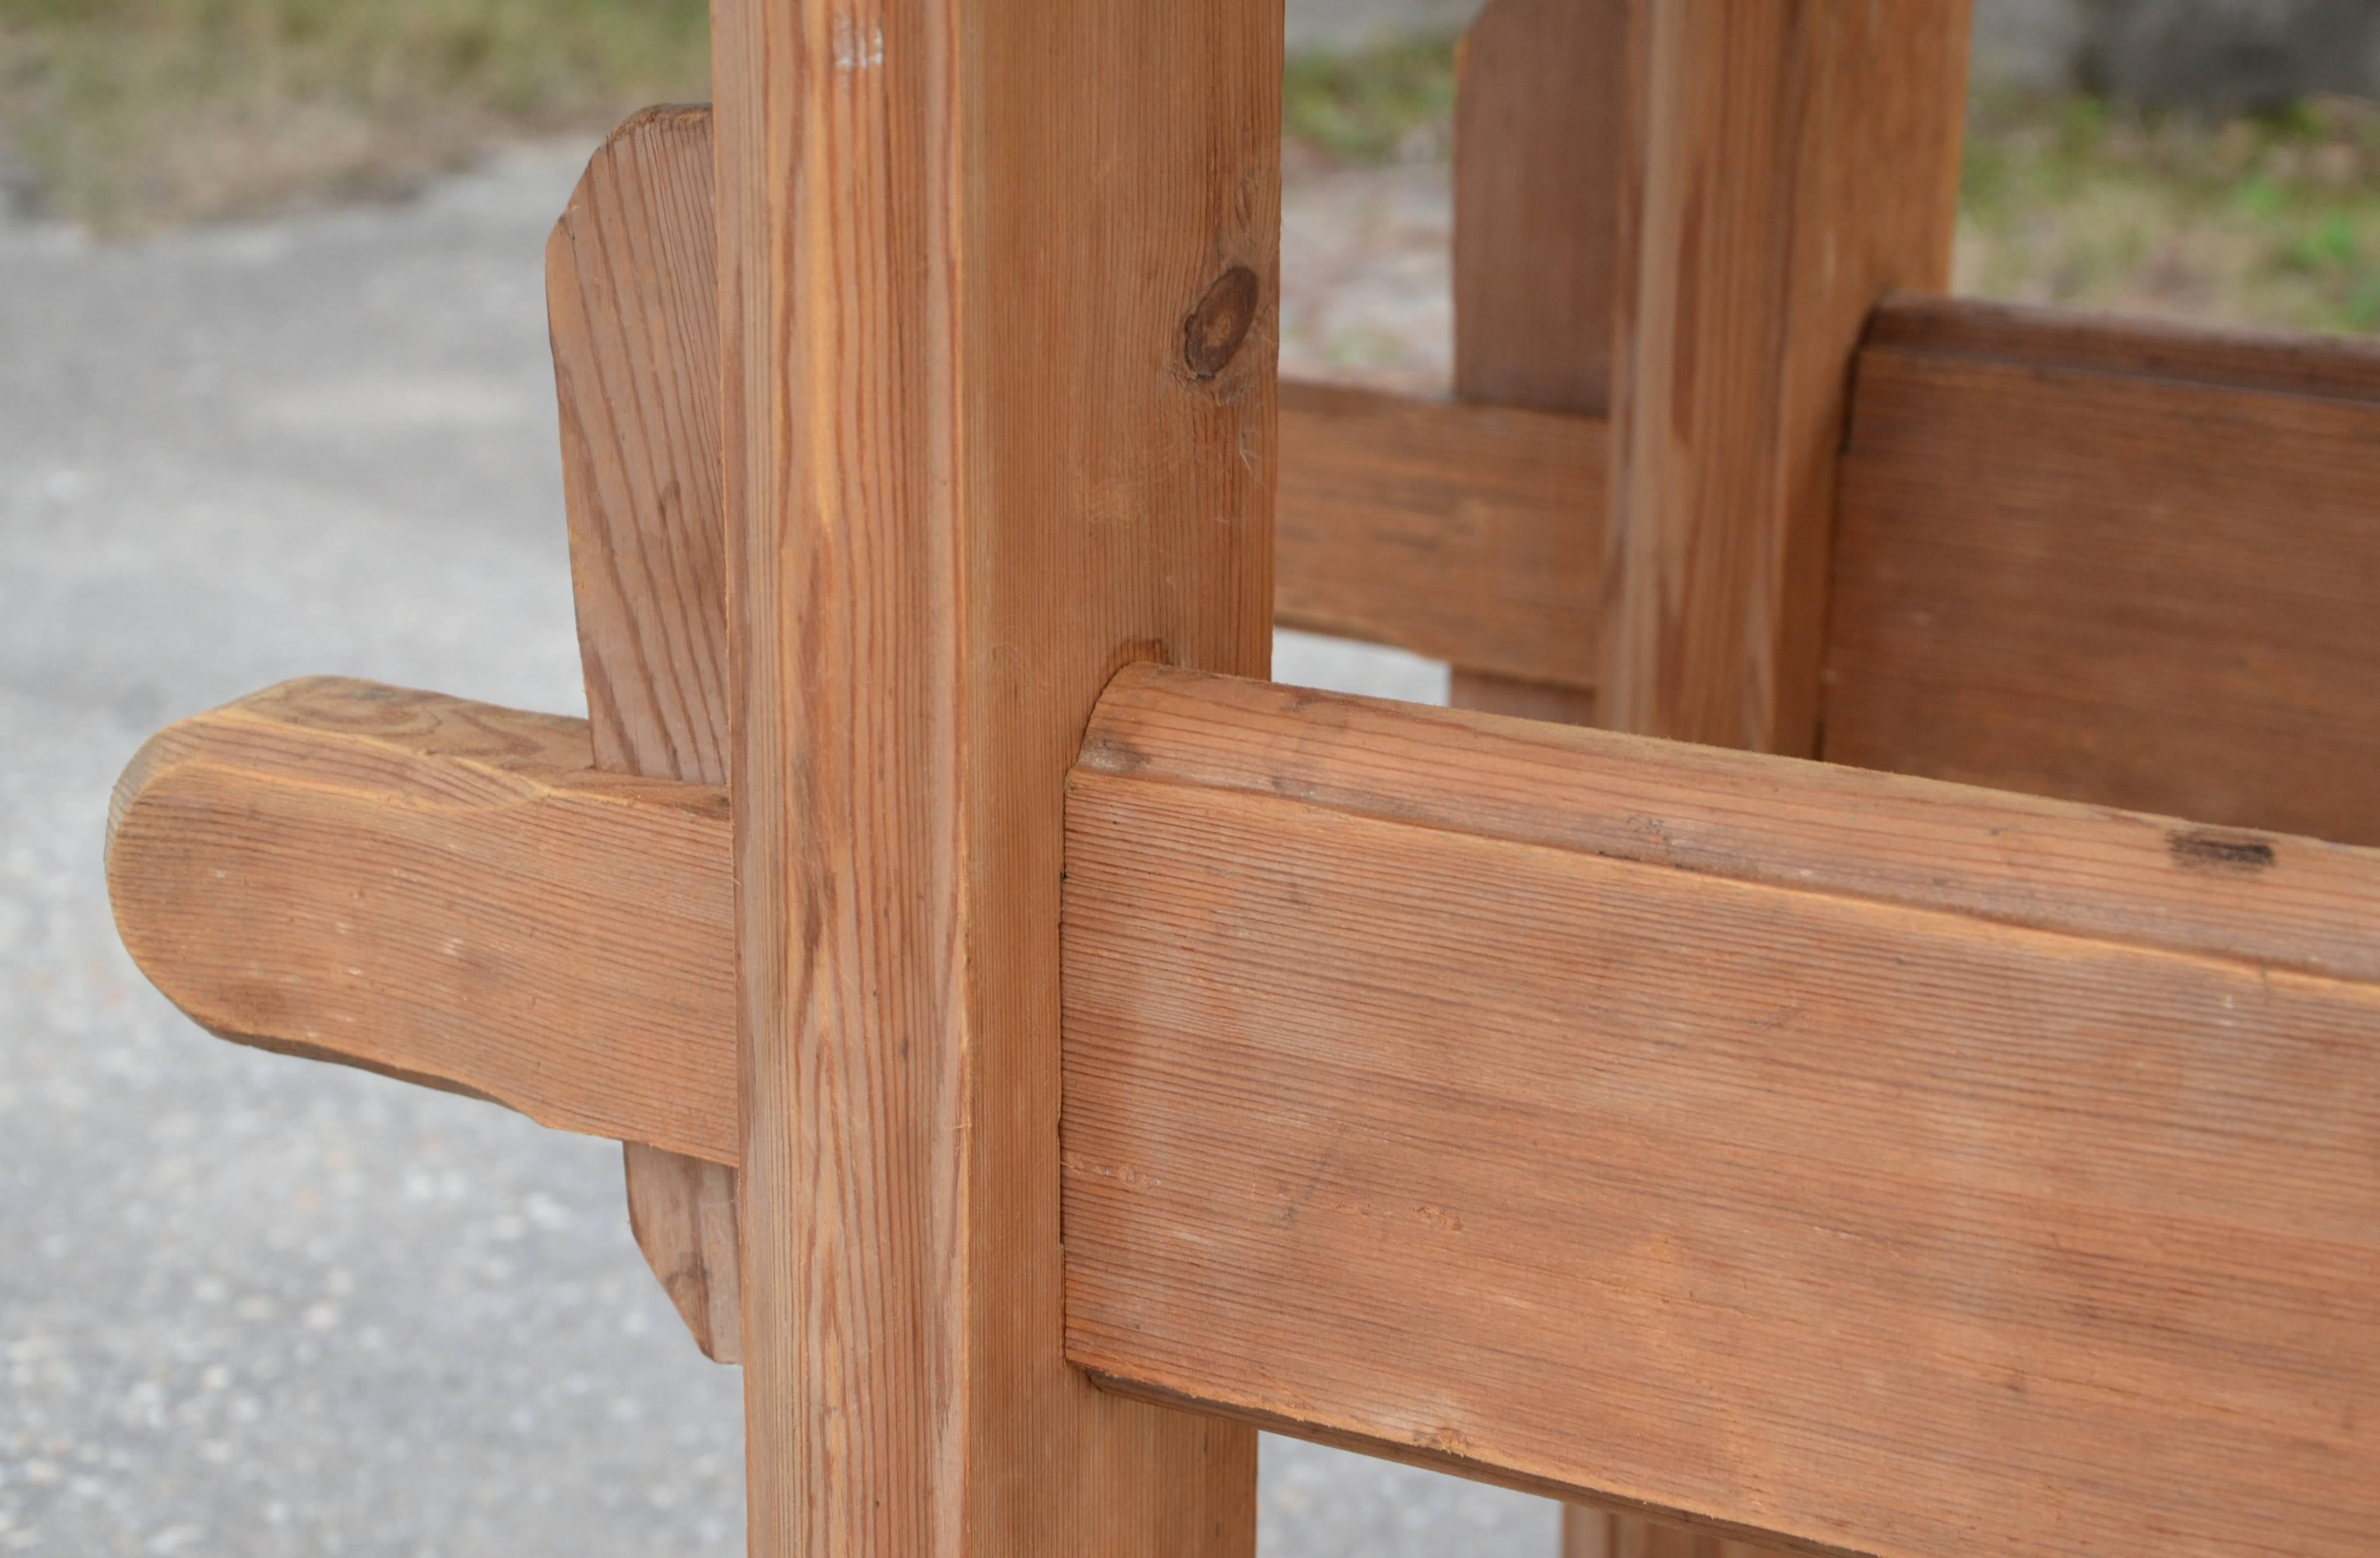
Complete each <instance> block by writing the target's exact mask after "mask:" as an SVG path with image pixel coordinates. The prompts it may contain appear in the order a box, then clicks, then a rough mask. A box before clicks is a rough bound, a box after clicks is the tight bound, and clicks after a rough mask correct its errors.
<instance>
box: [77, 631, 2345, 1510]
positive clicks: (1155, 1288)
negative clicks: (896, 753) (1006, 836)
mask: <svg viewBox="0 0 2380 1558" xmlns="http://www.w3.org/2000/svg"><path fill="white" fill-rule="evenodd" d="M585 739H586V738H585V733H584V729H583V727H580V726H578V725H577V723H576V722H573V721H566V720H555V719H546V718H543V717H539V716H525V715H518V714H513V713H509V712H507V711H503V710H492V709H487V708H484V707H480V706H475V705H468V704H462V703H459V702H456V701H455V700H449V699H441V698H435V697H432V696H431V695H429V694H407V693H398V692H395V691H393V690H391V689H385V688H377V687H372V686H370V685H369V684H364V683H354V682H327V681H325V682H305V683H297V684H292V685H291V686H289V687H286V688H283V689H277V690H275V691H274V692H273V693H269V694H261V695H260V696H259V697H258V698H255V699H251V700H249V701H248V702H246V703H243V704H239V705H235V706H233V707H231V708H229V709H226V710H221V711H217V712H216V713H215V714H212V715H208V716H203V717H201V718H200V719H198V720H195V721H190V722H187V723H186V724H184V725H181V726H177V727H176V728H175V729H174V730H172V731H167V732H165V733H164V735H161V736H160V737H158V738H157V740H156V741H155V742H154V743H152V746H151V747H150V748H149V749H148V750H147V751H146V752H145V753H144V755H143V756H142V757H141V759H140V761H139V762H138V763H136V765H135V766H134V767H133V769H132V770H131V771H130V772H129V773H128V775H127V778H126V781H125V784H124V787H123V790H122V791H121V793H120V795H119V798H118V803H117V808H116V818H115V827H114V829H113V834H112V839H111V848H110V857H109V879H110V885H111V888H112V890H113V891H114V893H115V898H116V902H117V906H118V910H117V912H118V916H119V921H120V923H121V924H122V925H123V927H124V932H125V937H126V942H127V945H128V946H129V947H130V948H132V949H133V951H134V953H135V955H136V957H138V958H139V959H140V962H141V965H142V967H143V968H144V970H146V971H147V972H149V973H150V975H151V977H152V978H153V979H155V980H156V981H157V983H158V984H159V985H160V987H161V988H163V989H164V990H165V991H166V992H167V993H168V994H169V995H170V996H173V997H174V998H175V999H176V1001H177V1002H178V1003H180V1004H181V1005H182V1006H183V1007H184V1008H186V1009H188V1010H189V1011H190V1012H191V1013H192V1014H193V1015H195V1016H197V1017H198V1018H199V1019H200V1021H203V1022H205V1023H207V1024H208V1025H209V1026H210V1027H212V1028H214V1029H216V1030H217V1031H218V1032H221V1033H225V1034H226V1035H228V1036H235V1037H242V1038H245V1039H248V1040H249V1041H250V1042H258V1043H262V1044H265V1045H268V1046H270V1047H275V1048H282V1049H289V1050H294V1051H297V1052H300V1053H307V1054H311V1055H315V1056H318V1057H331V1058H346V1059H350V1060H353V1061H356V1062H358V1063H361V1064H366V1065H369V1066H371V1067H373V1068H374V1069H383V1070H387V1071H391V1072H395V1073H396V1074H399V1075H406V1076H409V1077H412V1078H414V1079H416V1080H427V1081H434V1082H437V1083H440V1084H442V1085H447V1086H453V1087H456V1088H459V1089H461V1090H464V1091H468V1092H472V1093H480V1094H483V1095H486V1096H490V1097H493V1098H496V1099H498V1100H500V1101H502V1102H504V1103H508V1104H511V1105H514V1106H515V1107H517V1108H521V1109H524V1110H525V1111H527V1112H528V1113H529V1114H531V1115H533V1116H534V1117H537V1118H540V1119H541V1120H545V1121H547V1122H549V1123H552V1124H555V1125H560V1126H564V1127H567V1128H569V1129H580V1130H591V1131H596V1132H599V1133H601V1134H609V1135H617V1136H624V1137H627V1138H629V1139H632V1140H645V1141H657V1142H662V1143H664V1144H666V1145H668V1146H670V1147H671V1148H672V1149H674V1150H675V1151H679V1152H691V1153H700V1154H702V1155H704V1156H706V1157H710V1158H711V1159H712V1160H713V1161H733V1159H734V1155H735V1149H734V1145H733V1143H734V1141H735V1116H736V1105H735V1086H736V1084H735V1057H734V1019H733V1008H732V1003H733V999H734V996H733V970H732V968H731V967H730V966H729V960H728V958H727V956H726V954H725V950H724V949H725V948H727V947H728V946H729V944H730V943H729V939H728V938H729V923H730V920H731V917H732V916H731V914H730V911H729V907H728V900H727V894H728V874H729V868H728V863H727V853H728V842H727V833H728V827H727V822H726V820H725V817H724V815H723V813H724V807H723V803H722V797H721V795H720V793H719V792H718V791H713V790H706V789H702V788H699V787H692V786H686V785H679V784H673V783H667V782H661V781H652V780H642V779H627V778H623V777H619V776H612V775H602V774H598V773H594V772H592V771H589V770H588V769H587V768H586V767H585V763H586V755H585V745H584V743H585ZM1067 828H1068V835H1067V854H1066V872H1067V876H1066V888H1065V891H1066V899H1065V905H1064V910H1065V946H1064V958H1065V962H1064V979H1063V988H1064V999H1065V1008H1064V1018H1063V1020H1064V1033H1065V1050H1064V1068H1065V1078H1064V1080H1065V1111H1064V1119H1063V1133H1062V1138H1061V1154H1062V1168H1061V1165H1050V1166H1051V1170H1052V1172H1062V1177H1063V1186H1064V1195H1065V1217H1066V1224H1065V1226H1066V1236H1065V1249H1066V1256H1067V1261H1068V1289H1067V1324H1068V1347H1069V1356H1070V1357H1071V1358H1072V1359H1074V1360H1075V1362H1076V1363H1077V1364H1078V1365H1080V1366H1082V1367H1085V1368H1087V1369H1090V1370H1093V1371H1097V1372H1098V1373H1099V1375H1101V1376H1102V1377H1104V1378H1105V1379H1107V1380H1108V1381H1109V1382H1110V1383H1112V1384H1114V1385H1116V1386H1118V1387H1120V1388H1124V1389H1128V1390H1134V1391H1141V1392H1147V1393H1151V1394H1159V1395H1168V1396H1172V1397H1180V1398H1184V1399H1190V1400H1195V1401H1196V1402H1199V1403H1201V1404H1204V1405H1208V1406H1210V1407H1218V1408H1221V1409H1226V1410H1230V1411H1233V1412H1236V1413H1241V1414H1245V1415H1247V1416H1250V1417H1252V1418H1255V1419H1260V1420H1262V1421H1265V1422H1268V1423H1271V1424H1273V1425H1275V1426H1278V1427H1281V1428H1282V1429H1284V1430H1286V1431H1293V1432H1298V1433H1304V1434H1306V1435H1309V1436H1313V1437H1318V1438H1324V1439H1330V1440H1333V1441H1336V1442H1340V1443H1350V1444H1354V1445H1357V1446H1359V1447H1362V1448H1366V1449H1369V1450H1373V1451H1375V1452H1378V1453H1383V1454H1390V1455H1399V1456H1402V1457H1404V1458H1408V1459H1415V1460H1420V1461H1424V1462H1427V1463H1428V1464H1432V1465H1438V1466H1442V1467H1448V1468H1450V1469H1453V1470H1457V1471H1461V1472H1464V1473H1466V1474H1469V1475H1474V1476H1481V1477H1487V1478H1489V1479H1497V1480H1501V1481H1506V1482H1511V1483H1513V1484H1516V1485H1520V1486H1524V1487H1529V1488H1533V1489H1536V1490H1539V1491H1543V1492H1555V1493H1565V1494H1570V1495H1573V1496H1580V1497H1589V1496H1591V1497H1595V1498H1598V1499H1603V1500H1609V1501H1620V1502H1623V1503H1633V1504H1639V1505H1642V1506H1644V1507H1646V1508H1652V1509H1658V1510H1660V1511H1663V1512H1666V1513H1669V1514H1672V1515H1680V1516H1688V1517H1691V1518H1693V1519H1695V1520H1698V1521H1705V1522H1717V1523H1718V1524H1720V1525H1723V1526H1726V1527H1728V1528H1738V1529H1743V1530H1747V1531H1752V1530H1757V1531H1762V1532H1767V1533H1773V1534H1779V1535H1782V1536H1785V1537H1788V1538H1791V1539H1793V1540H1801V1541H1806V1542H1810V1543H1815V1544H1818V1545H1825V1546H1834V1547H1840V1548H1843V1549H1848V1550H1854V1551H1860V1552H1878V1553H1899V1554H1933V1553H1945V1554H1947V1553H1952V1552H1966V1551H1970V1550H1971V1539H1972V1533H1973V1531H1974V1530H1977V1529H1985V1528H1990V1529H1994V1530H1997V1531H2001V1532H2004V1533H2006V1534H2007V1537H2008V1541H2007V1544H2006V1546H2005V1547H2004V1548H2003V1549H2001V1550H2003V1551H2006V1552H2010V1553H2019V1554H2022V1553H2043V1554H2046V1553H2050V1552H2131V1551H2134V1550H2135V1547H2134V1543H2135V1540H2136V1538H2137V1534H2138V1531H2139V1529H2140V1528H2141V1527H2140V1524H2139V1522H2141V1521H2143V1520H2146V1519H2150V1518H2152V1517H2153V1518H2154V1520H2155V1522H2157V1528H2158V1529H2159V1530H2161V1531H2163V1532H2165V1533H2167V1535H2168V1539H2169V1540H2170V1541H2171V1543H2172V1544H2173V1546H2174V1548H2175V1550H2176V1551H2185V1552H2187V1551H2251V1550H2253V1540H2252V1539H2253V1536H2254V1534H2255V1533H2256V1532H2257V1531H2260V1530H2287V1531H2289V1532H2290V1533H2291V1539H2292V1540H2293V1541H2295V1542H2298V1543H2299V1544H2300V1545H2299V1547H2298V1549H2297V1550H2298V1551H2301V1552H2308V1553H2318V1554H2329V1553H2342V1554H2343V1553H2348V1552H2360V1551H2362V1544H2363V1540H2364V1534H2365V1533H2366V1532H2368V1531H2369V1530H2370V1529H2371V1528H2372V1526H2373V1523H2374V1519H2375V1518H2380V1508H2375V1507H2374V1505H2375V1504H2380V1428H2374V1426H2372V1425H2371V1424H2370V1422H2369V1420H2368V1414H2363V1413H2362V1412H2361V1410H2360V1403H2361V1402H2362V1401H2363V1400H2365V1399H2368V1398H2369V1396H2370V1395H2371V1393H2372V1392H2373V1390H2374V1388H2375V1387H2380V1233H2375V1231H2374V1230H2375V1229H2380V1172H2375V1165H2374V1155H2373V1147H2372V1143H2373V1141H2374V1140H2380V938H2375V937H2374V935H2373V934H2372V927H2373V926H2374V924H2380V852H2374V851H2366V850H2362V849H2355V848H2349V847H2343V846H2338V845H2330V844H2324V843H2318V842H2315V841H2313V840H2310V839H2298V838H2290V837H2286V836H2278V835H2269V834H2250V833H2244V832H2240V831H2237V830H2230V829H2216V828H2208V827H2198V826H2194V825H2191V824H2186V823H2180V822H2175V821H2171V820H2168V819H2163V818H2157V817H2152V816H2144V815H2130V814H2120V813H2112V812H2108V811H2106V810H2103V809H2098V808H2089V807H2083V806H2077V805H2073V804H2070V803H2063V802H2058V801H2050V800H2038V799H2030V798H2026V797H2022V796H2014V795H2006V794H1997V793H1992V792H1987V791H1975V790H1969V789H1965V788H1963V787H1959V786H1952V785H1945V784H1939V783H1936V782H1932V781H1927V780H1922V779H1904V778H1900V777H1896V776H1890V775H1884V774H1876V773H1866V772H1861V771H1857V770H1852V769H1844V768H1839V767H1826V766H1820V765H1815V764H1807V763H1799V762H1792V761H1788V760H1784V759H1775V758H1764V757H1757V756H1753V755H1743V754H1734V753H1728V752H1721V751H1718V750H1715V749H1708V748H1695V747H1686V746H1677V745H1670V744H1666V743H1651V742H1645V741H1642V740H1639V739H1635V738H1629V737H1622V736H1615V735H1609V734H1602V733H1598V732H1593V731H1574V730H1567V729H1563V728H1560V727H1555V726H1550V725H1539V724H1529V723H1523V722H1519V721H1512V720H1504V719H1492V718H1490V717H1487V716H1483V715H1478V714H1472V713H1465V712H1459V711H1449V710H1431V709H1423V708H1416V707H1407V706H1399V705H1390V704H1384V703H1379V702H1376V701H1371V700H1365V699H1356V698H1346V697H1338V696H1331V695H1327V694H1314V693H1309V692H1304V691H1300V690H1296V689H1292V688H1283V687H1275V686H1272V685H1270V684H1267V683H1260V682H1241V681H1235V680H1232V679H1228V678H1214V677H1202V676H1197V675H1195V674H1192V673H1187V672H1180V671H1167V670H1155V669H1138V670H1128V671H1126V672H1125V673H1124V674H1123V676H1122V677H1121V678H1119V680H1118V681H1117V682H1116V683H1115V684H1114V685H1113V686H1112V687H1111V689H1110V691H1109V692H1108V694H1107V695H1106V697H1105V698H1104V699H1103V700H1102V702H1101V704H1100V706H1099V712H1098V714H1097V716H1096V718H1095V720H1094V723H1093V726H1092V730H1091V733H1090V737H1089V739H1088V741H1087V743H1086V745H1085V748H1084V752H1083V756H1082V759H1081V761H1080V762H1079V763H1078V765H1077V766H1076V768H1075V774H1074V778H1073V779H1072V781H1071V792H1070V799H1069V803H1068V817H1067ZM1653 1164H1658V1165H1660V1167H1659V1171H1658V1172H1657V1173H1656V1172H1648V1171H1647V1170H1646V1168H1645V1165H1653Z"/></svg>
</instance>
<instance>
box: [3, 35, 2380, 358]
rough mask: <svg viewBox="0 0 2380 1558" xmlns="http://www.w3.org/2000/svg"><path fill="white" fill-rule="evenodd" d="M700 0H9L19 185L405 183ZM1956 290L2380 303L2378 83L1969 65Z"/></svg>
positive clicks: (1286, 95)
mask: <svg viewBox="0 0 2380 1558" xmlns="http://www.w3.org/2000/svg"><path fill="white" fill-rule="evenodd" d="M707 11H708V6H707V4H706V0H0V147H5V149H6V155H7V157H8V158H9V160H10V162H11V163H13V164H14V167H13V172H12V177H13V180H14V182H15V183H17V184H18V186H19V187H21V188H22V189H24V190H25V191H28V192H29V193H30V197H31V199H33V201H34V203H35V204H36V205H38V206H40V207H42V208H44V209H46V210H48V211H53V212H55V213H57V214H61V215H65V216H67V217H70V218H72V219H74V220H77V221H79V222H81V223H85V224H87V225H89V226H91V227H92V228H94V229H97V230H99V231H101V232H104V233H110V234H127V233H139V232H142V231H148V230H152V229H155V228H159V227H163V226H168V225H172V224H176V223H185V222H191V221H206V220H212V219H218V218H224V217H232V216H242V215H249V214H253V213H256V212H259V211H270V210H274V209H279V208H283V207H285V206H287V205H289V204H291V203H292V202H295V201H303V200H310V199H311V200H321V199H343V198H352V197H354V196H358V195H374V194H385V193H391V192H397V191H402V190H404V189H407V188H408V187H412V186H413V185H415V184H416V183H418V182H419V180H420V179H421V178H422V177H423V176H424V175H427V174H430V173H432V172H435V171H438V170H440V169H443V168H448V167H452V166H455V165H457V164H459V163H463V162H465V161H467V160H468V158H470V157H471V156H472V155H473V154H475V153H476V152H478V151H481V150H483V149H484V148H486V147H487V146H489V145H490V144H492V143H494V142H497V141H500V140H502V139H505V138H508V137H515V136H522V135H534V134H544V133H553V132H560V131H594V130H598V129H601V127H605V126H606V125H608V124H610V123H612V122H613V121H614V120H616V119H617V118H618V117H620V116H621V115H624V114H625V113H626V112H627V111H628V110H630V109H631V108H634V107H636V106H637V105H639V104H642V103H652V102H665V101H681V102H682V101H687V100H698V99H700V98H702V97H704V96H707V95H708V91H709V88H708V67H709V61H708V58H707V48H708V39H707V34H708V16H707ZM1453 101H1454V50H1453V45H1452V44H1451V42H1402V43H1394V44H1390V45H1385V46H1382V47H1379V48H1376V49H1372V50H1368V51H1366V52H1362V53H1358V54H1336V55H1333V54H1306V55H1301V56H1298V57H1295V58H1293V59H1292V60H1291V61H1290V64H1289V69H1288V73H1287V76H1286V79H1285V80H1284V82H1283V110H1284V123H1285V126H1286V128H1287V131H1288V134H1289V137H1290V139H1291V140H1292V142H1293V147H1294V149H1295V150H1296V151H1297V153H1298V155H1297V158H1296V163H1295V165H1296V167H1297V168H1298V169H1300V170H1301V171H1302V172H1310V171H1314V170H1317V169H1327V168H1329V167H1331V166H1346V165H1360V164H1364V163H1381V162H1388V161H1416V160H1422V161H1426V160H1429V159H1434V158H1438V157H1442V156H1443V155H1444V154H1445V151H1446V147H1447V145H1448V140H1449V127H1450V119H1451V113H1452V107H1453ZM1959 284H1960V287H1961V290H1962V291H1968V292H1973V293H1980V294H1984V295H1986V296H1998V297H2014V298H2024V299H2031V300H2036V301H2044V302H2056V303H2067V304H2077V305H2086V306H2089V305H2096V306H2107V307H2119V308H2146V309H2152V310H2155V311H2159V312H2164V313H2169V314H2180V315H2188V316H2192V317H2196V318H2203V319H2220V320H2232V321H2236V322H2240V323H2248V324H2261V325H2278V326H2297V327H2302V328H2309V329H2318V330H2333V331H2353V332H2376V331H2380V107H2375V106H2374V105H2373V104H2370V103H2355V102H2348V101H2343V100H2338V101H2320V102H2313V103H2303V104H2300V105H2299V106H2297V107H2295V108H2292V109H2290V110H2289V111H2288V112H2286V113H2282V114H2277V115H2265V116H2262V117H2254V118H2239V119H2232V120H2228V121H2223V122H2207V121H2203V120H2199V119H2194V118H2192V117H2190V116H2188V115H2179V114H2168V115H2151V114H2144V113H2140V112H2137V111H2132V110H2127V109H2123V108H2119V107H2116V106H2113V105H2110V104H2108V103H2102V102H2099V101H2096V100H2094V99H2091V98H2087V97H2080V96H2040V95H2033V96H2026V95H2022V94H2012V93H1986V94H1984V95H1982V96H1981V97H1979V99H1978V100H1977V102H1976V103H1975V104H1974V105H1973V110H1972V112H1971V116H1970V133H1969V138H1968V153H1967V163H1966V171H1965V177H1964V180H1963V187H1962V189H1961V224H1960V239H1959Z"/></svg>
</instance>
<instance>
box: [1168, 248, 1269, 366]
mask: <svg viewBox="0 0 2380 1558" xmlns="http://www.w3.org/2000/svg"><path fill="white" fill-rule="evenodd" d="M1257 291H1258V288H1257V273H1256V272H1254V271H1251V270H1249V269H1248V268H1247V267H1246V266H1245V265H1234V266H1233V267H1232V268H1231V269H1230V270H1228V271H1226V272H1223V273H1222V274H1221V275H1220V276H1218V277H1216V278H1215V284H1214V285H1212V286H1210V287H1208V289H1207V296H1204V297H1201V298H1200V299H1198V306H1197V307H1196V308H1193V309H1191V310H1190V317H1189V318H1188V319H1187V320H1184V321H1183V324H1182V360H1183V361H1184V362H1186V363H1188V364H1189V365H1190V371H1191V372H1192V373H1194V374H1196V376H1197V377H1199V378H1201V379H1212V378H1213V377H1215V375H1217V374H1218V373H1220V372H1222V371H1223V369H1224V368H1226V367H1228V366H1230V364H1231V360H1232V359H1233V357H1235V356H1238V355H1239V351H1240V343H1241V342H1243V341H1245V340H1246V339H1247V338H1248V327H1249V326H1251V325H1253V324H1255V323H1256V320H1257Z"/></svg>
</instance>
